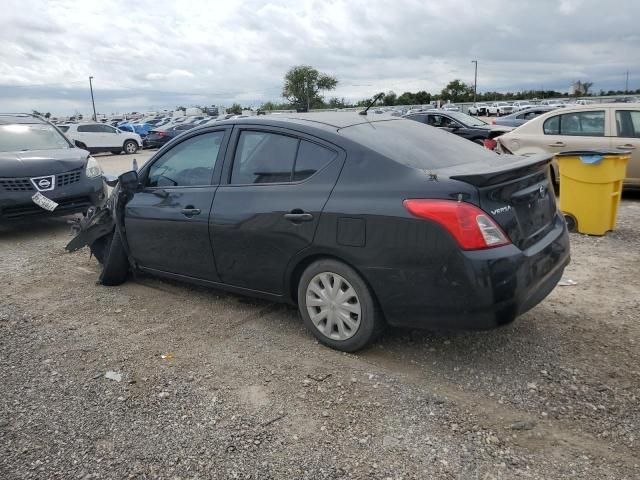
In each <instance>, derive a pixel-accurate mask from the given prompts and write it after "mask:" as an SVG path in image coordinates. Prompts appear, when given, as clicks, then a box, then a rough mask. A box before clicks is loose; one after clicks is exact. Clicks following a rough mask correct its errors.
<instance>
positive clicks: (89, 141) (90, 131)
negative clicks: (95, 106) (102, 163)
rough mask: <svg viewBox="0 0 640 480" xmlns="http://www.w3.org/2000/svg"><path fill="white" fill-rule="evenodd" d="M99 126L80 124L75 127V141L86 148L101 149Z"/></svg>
mask: <svg viewBox="0 0 640 480" xmlns="http://www.w3.org/2000/svg"><path fill="white" fill-rule="evenodd" d="M99 127H100V125H94V124H86V125H84V124H81V125H78V126H77V127H76V132H77V134H76V135H75V137H76V139H77V140H78V141H80V142H82V143H84V144H85V145H86V146H87V147H88V148H101V147H102V139H101V132H100V130H99Z"/></svg>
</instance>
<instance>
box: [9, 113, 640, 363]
mask: <svg viewBox="0 0 640 480" xmlns="http://www.w3.org/2000/svg"><path fill="white" fill-rule="evenodd" d="M523 111H526V110H523ZM368 113H369V114H368ZM202 123H203V124H202V125H194V126H192V127H190V128H188V129H185V130H184V131H181V132H180V130H178V129H176V131H178V132H180V134H176V135H174V136H173V137H172V138H169V139H167V140H166V144H165V145H164V146H162V148H160V150H159V151H158V152H156V153H155V155H153V157H151V159H150V160H149V161H148V162H147V163H146V164H145V165H144V166H143V167H142V168H141V169H140V170H139V171H136V170H132V171H130V172H126V173H124V174H122V175H121V176H120V177H119V179H105V180H106V182H107V183H108V184H109V185H111V186H112V187H114V188H113V192H112V194H111V195H110V196H109V198H108V199H107V198H106V191H107V188H106V185H105V184H104V183H103V176H102V171H101V169H100V166H99V164H98V163H97V162H96V160H95V159H94V158H93V157H92V156H91V155H90V152H89V151H87V149H85V148H81V147H84V146H86V145H83V144H82V143H81V141H79V140H75V141H71V140H70V138H68V137H66V136H65V135H64V134H63V133H62V132H61V131H60V130H59V129H58V128H56V127H55V126H53V125H51V124H50V123H48V122H46V121H44V120H42V119H40V118H39V117H34V116H32V115H15V114H14V115H0V219H1V220H2V221H6V220H8V219H16V218H25V217H28V216H36V215H39V214H43V213H46V212H51V213H52V214H66V213H72V212H83V213H85V215H84V216H83V218H82V219H80V220H79V223H78V225H77V226H76V233H77V235H76V236H75V238H74V239H73V240H72V241H71V242H70V243H69V245H68V247H67V248H68V250H70V251H74V250H77V249H79V248H81V247H83V246H89V247H90V249H91V251H92V253H93V254H94V256H95V257H96V259H97V260H98V261H99V262H100V263H101V264H102V271H101V274H100V282H101V283H102V284H104V285H117V284H120V283H122V282H124V281H126V279H127V278H128V276H129V274H130V273H131V272H132V271H142V272H146V273H148V274H153V275H159V276H163V277H168V278H173V279H179V280H184V281H188V282H193V283H197V284H200V285H207V286H212V287H216V288H220V289H225V290H230V291H234V292H238V293H242V294H247V295H252V296H258V297H262V298H267V299H271V300H274V301H279V302H288V303H291V304H295V305H297V307H298V309H299V311H300V315H301V317H302V319H303V321H304V323H305V324H306V326H307V327H308V328H309V330H310V331H311V332H312V333H313V334H314V335H315V336H316V337H317V338H318V340H319V341H320V342H322V343H324V344H326V345H328V346H331V347H333V348H336V349H339V350H344V351H355V350H358V349H360V348H362V347H364V346H366V345H368V344H369V343H371V342H372V341H374V340H375V338H377V336H378V335H379V334H380V333H381V332H382V331H383V329H384V326H385V325H396V326H406V327H411V328H417V327H433V326H445V327H449V328H455V327H459V328H491V327H495V326H498V325H503V324H505V323H509V322H511V321H513V320H514V319H515V318H516V317H517V316H519V315H521V314H522V313H523V312H525V311H527V310H528V309H530V308H532V307H533V306H535V305H536V304H537V303H539V302H540V301H542V300H543V299H544V298H545V297H546V296H547V295H548V294H549V293H550V292H551V290H552V289H553V288H554V287H555V285H556V284H557V282H558V281H559V279H560V277H561V276H562V272H563V270H564V268H565V266H566V265H567V263H568V261H569V242H568V233H567V227H566V224H565V222H564V219H563V217H562V215H561V213H560V212H559V211H558V208H557V205H556V199H555V195H554V193H553V190H554V188H553V181H554V180H557V178H558V175H557V171H556V169H555V166H554V164H553V154H555V153H558V152H561V151H566V150H576V149H579V150H581V149H585V148H600V149H601V148H612V147H613V148H623V149H625V150H627V151H629V152H632V159H631V162H630V163H629V168H628V176H629V178H627V181H626V185H627V186H640V171H639V168H638V167H639V165H640V158H638V152H640V104H597V105H585V106H577V107H572V108H569V107H564V108H561V109H556V108H553V109H552V110H550V111H548V112H546V113H541V114H540V115H539V116H537V117H536V118H533V119H532V120H529V121H527V122H526V123H524V124H523V125H521V126H519V127H517V128H513V127H510V126H500V125H492V124H487V123H486V122H484V121H482V120H479V119H477V118H474V117H471V116H468V115H465V114H462V113H460V112H456V111H446V110H433V109H430V110H426V111H417V112H412V113H410V114H408V115H406V116H405V117H399V116H391V115H379V114H371V112H366V111H365V112H361V113H360V114H358V113H355V112H335V113H308V114H281V115H268V116H255V117H247V118H233V119H228V120H224V121H213V122H211V121H208V122H202ZM80 125H81V124H80ZM177 126H178V125H174V126H173V127H171V128H175V127H177ZM84 133H86V132H84ZM115 135H118V136H121V135H125V134H124V133H120V134H115ZM121 138H122V139H124V138H126V137H124V136H123V137H121ZM480 144H483V145H484V146H485V147H486V146H489V147H493V146H494V144H495V147H496V148H495V151H492V150H490V149H488V148H483V147H482V146H481V145H480ZM137 146H138V147H139V144H138V145H137ZM103 148H111V147H107V146H105V147H103ZM113 148H115V147H113ZM122 148H124V143H123V146H122ZM89 207H91V208H89Z"/></svg>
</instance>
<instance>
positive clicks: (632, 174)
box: [612, 108, 640, 186]
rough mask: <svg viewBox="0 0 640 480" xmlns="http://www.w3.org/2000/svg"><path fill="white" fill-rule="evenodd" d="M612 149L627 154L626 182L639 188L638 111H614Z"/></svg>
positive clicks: (639, 123)
mask: <svg viewBox="0 0 640 480" xmlns="http://www.w3.org/2000/svg"><path fill="white" fill-rule="evenodd" d="M615 122H616V123H615V125H616V129H615V133H614V135H615V137H614V138H613V145H612V147H614V148H621V149H623V150H627V151H628V152H629V156H630V158H629V163H628V164H627V182H628V183H630V184H633V185H636V186H640V110H631V109H628V110H627V109H623V108H620V109H616V112H615Z"/></svg>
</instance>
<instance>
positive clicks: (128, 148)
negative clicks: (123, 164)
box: [122, 140, 138, 155]
mask: <svg viewBox="0 0 640 480" xmlns="http://www.w3.org/2000/svg"><path fill="white" fill-rule="evenodd" d="M122 149H123V150H124V153H127V154H129V155H132V154H134V153H136V152H137V151H138V144H137V143H136V142H135V141H133V140H127V141H126V142H124V145H123V146H122Z"/></svg>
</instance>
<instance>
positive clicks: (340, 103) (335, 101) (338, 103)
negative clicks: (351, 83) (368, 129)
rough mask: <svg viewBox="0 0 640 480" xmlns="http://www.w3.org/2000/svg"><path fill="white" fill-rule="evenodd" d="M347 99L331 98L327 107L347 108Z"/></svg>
mask: <svg viewBox="0 0 640 480" xmlns="http://www.w3.org/2000/svg"><path fill="white" fill-rule="evenodd" d="M346 106H347V101H346V100H345V99H344V98H338V97H333V98H330V99H329V102H328V103H327V107H329V108H345V107H346Z"/></svg>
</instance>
